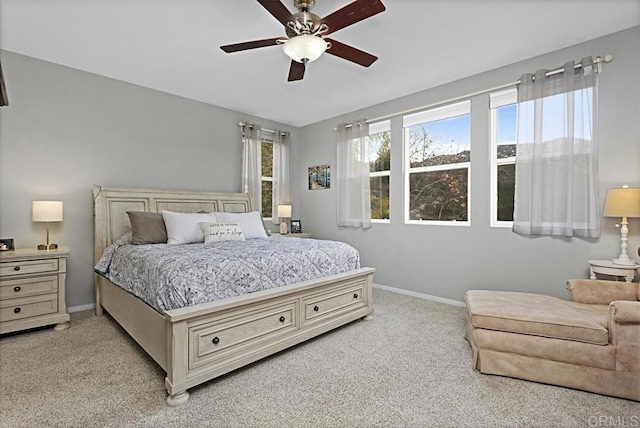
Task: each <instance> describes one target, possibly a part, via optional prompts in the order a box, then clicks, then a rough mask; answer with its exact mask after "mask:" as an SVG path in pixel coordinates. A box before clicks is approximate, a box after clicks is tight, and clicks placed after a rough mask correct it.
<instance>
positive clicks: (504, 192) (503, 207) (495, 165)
mask: <svg viewBox="0 0 640 428" xmlns="http://www.w3.org/2000/svg"><path fill="white" fill-rule="evenodd" d="M517 100H518V95H517V92H516V89H515V88H513V89H509V90H507V91H501V92H495V93H492V94H491V95H490V108H491V226H494V227H501V226H502V227H511V226H512V225H513V197H514V193H515V183H516V180H515V179H516V119H517V104H516V102H517Z"/></svg>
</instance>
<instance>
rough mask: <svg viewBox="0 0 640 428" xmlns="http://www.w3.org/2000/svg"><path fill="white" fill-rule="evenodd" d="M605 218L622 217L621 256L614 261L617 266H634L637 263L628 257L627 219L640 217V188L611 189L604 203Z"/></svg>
mask: <svg viewBox="0 0 640 428" xmlns="http://www.w3.org/2000/svg"><path fill="white" fill-rule="evenodd" d="M603 215H604V216H605V217H622V222H621V223H620V256H618V258H617V259H613V263H614V264H617V265H626V266H633V265H635V264H636V263H635V261H633V260H631V259H630V258H629V256H628V255H627V241H628V239H627V236H628V234H629V228H628V227H627V225H628V224H629V223H628V222H627V218H629V217H640V188H629V186H627V185H624V186H622V188H621V189H609V190H608V191H607V197H606V199H605V202H604V214H603Z"/></svg>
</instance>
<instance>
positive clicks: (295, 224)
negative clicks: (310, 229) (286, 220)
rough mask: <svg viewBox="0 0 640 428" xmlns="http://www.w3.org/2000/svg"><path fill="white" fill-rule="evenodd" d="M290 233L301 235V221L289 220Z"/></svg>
mask: <svg viewBox="0 0 640 428" xmlns="http://www.w3.org/2000/svg"><path fill="white" fill-rule="evenodd" d="M291 233H302V221H301V220H291Z"/></svg>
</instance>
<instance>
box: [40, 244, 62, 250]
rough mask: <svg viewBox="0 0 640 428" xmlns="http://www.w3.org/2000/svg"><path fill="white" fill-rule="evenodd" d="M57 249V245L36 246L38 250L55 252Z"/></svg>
mask: <svg viewBox="0 0 640 428" xmlns="http://www.w3.org/2000/svg"><path fill="white" fill-rule="evenodd" d="M57 248H58V244H49V245H47V244H40V245H38V250H55V249H57Z"/></svg>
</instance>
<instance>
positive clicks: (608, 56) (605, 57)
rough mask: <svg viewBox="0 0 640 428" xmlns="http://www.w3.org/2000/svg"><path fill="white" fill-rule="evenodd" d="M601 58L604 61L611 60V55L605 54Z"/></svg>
mask: <svg viewBox="0 0 640 428" xmlns="http://www.w3.org/2000/svg"><path fill="white" fill-rule="evenodd" d="M603 59H604V62H611V61H613V55H611V54H606V55H605V56H604V58H603Z"/></svg>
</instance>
